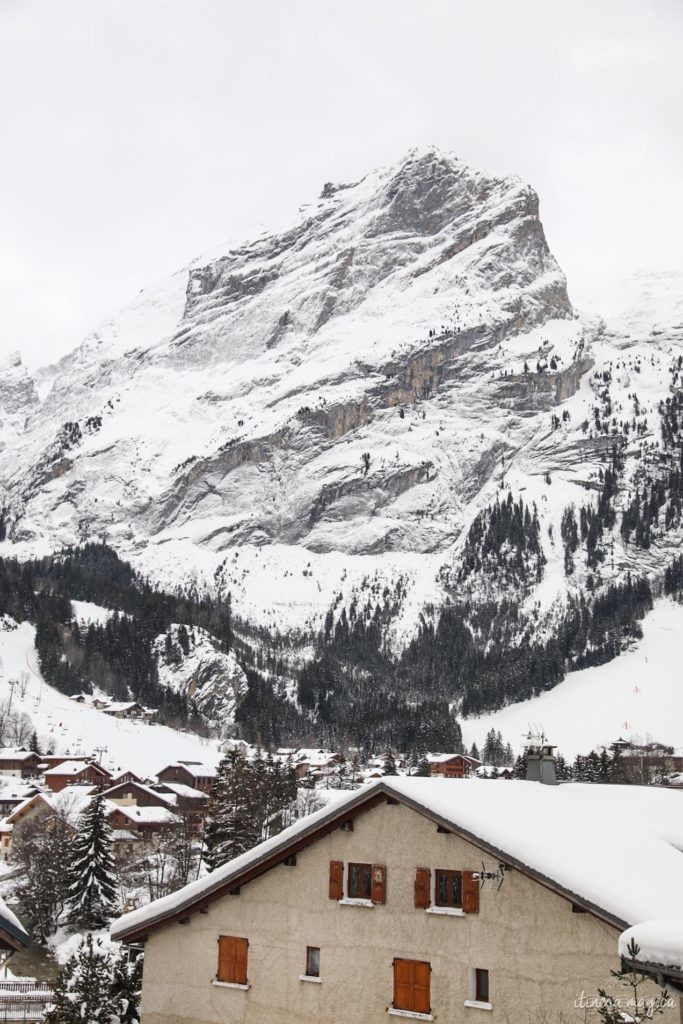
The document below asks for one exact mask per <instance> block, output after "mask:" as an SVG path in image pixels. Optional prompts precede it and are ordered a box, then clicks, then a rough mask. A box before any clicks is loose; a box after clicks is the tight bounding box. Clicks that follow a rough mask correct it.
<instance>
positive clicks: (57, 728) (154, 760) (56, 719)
mask: <svg viewBox="0 0 683 1024" xmlns="http://www.w3.org/2000/svg"><path fill="white" fill-rule="evenodd" d="M14 626H15V624H14V623H13V622H12V620H10V619H7V618H5V619H2V620H0V659H1V661H0V701H3V702H4V701H6V700H8V699H9V697H10V685H9V684H10V680H13V679H15V680H21V677H22V674H23V673H27V674H28V682H27V685H26V690H25V694H24V696H23V697H22V696H21V690H22V686H21V685H17V686H15V687H14V690H13V692H12V711H15V710H16V711H24V712H25V713H26V714H27V715H28V716H29V717H30V718H31V720H32V722H33V724H34V727H35V729H36V731H37V733H38V737H39V740H40V742H41V746H42V748H43V749H45V748H46V747H47V746H48V745H52V746H53V747H54V751H55V753H57V754H63V753H67V752H68V753H70V754H92V753H93V752H94V751H95V750H97V749H98V748H99V750H100V751H102V750H103V749H104V754H103V756H102V758H101V760H102V764H103V765H104V766H105V767H108V768H110V769H121V770H124V769H127V768H128V769H131V770H132V771H134V772H136V774H138V775H141V776H143V777H147V776H152V775H155V774H156V773H157V772H158V771H159V770H160V769H161V768H163V767H164V766H165V765H166V764H168V763H169V762H170V761H176V760H179V759H183V760H192V761H202V762H204V763H206V764H210V765H215V764H217V762H218V759H219V749H218V744H217V742H216V741H215V740H207V739H204V738H202V737H199V736H195V735H194V734H192V733H183V732H177V731H176V730H175V729H170V728H168V727H167V726H162V725H153V724H149V723H146V722H132V721H125V720H122V719H117V718H112V717H110V716H109V715H105V714H104V713H103V712H102V711H96V710H95V709H94V708H88V707H84V706H82V705H80V704H77V703H76V702H75V701H73V700H71V698H69V697H67V696H65V695H64V694H62V693H59V691H58V690H55V689H54V688H53V687H52V686H49V685H48V684H47V683H46V682H45V681H44V680H43V678H42V676H41V675H40V671H39V669H38V661H37V657H36V650H35V647H34V642H33V641H34V636H35V630H34V628H33V626H31V625H30V623H28V622H23V623H21V624H20V625H19V626H16V627H15V628H12V627H14Z"/></svg>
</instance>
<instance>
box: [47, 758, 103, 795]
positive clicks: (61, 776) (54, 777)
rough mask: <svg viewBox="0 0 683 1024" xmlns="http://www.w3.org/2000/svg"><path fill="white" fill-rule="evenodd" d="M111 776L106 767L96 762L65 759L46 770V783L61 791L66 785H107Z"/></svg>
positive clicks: (55, 790)
mask: <svg viewBox="0 0 683 1024" xmlns="http://www.w3.org/2000/svg"><path fill="white" fill-rule="evenodd" d="M110 778H111V776H110V774H109V772H108V771H107V769H106V768H103V767H102V765H100V764H95V763H94V762H83V761H64V762H63V763H62V764H58V765H57V766H56V767H55V768H49V769H48V771H46V772H45V785H46V786H47V787H48V788H49V789H50V790H51V791H52V792H53V793H59V792H60V791H61V790H62V789H64V788H65V786H73V785H83V786H106V785H108V783H109V780H110Z"/></svg>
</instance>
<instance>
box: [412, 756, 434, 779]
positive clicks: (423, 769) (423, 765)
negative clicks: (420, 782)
mask: <svg viewBox="0 0 683 1024" xmlns="http://www.w3.org/2000/svg"><path fill="white" fill-rule="evenodd" d="M415 774H416V775H417V776H418V777H420V778H428V777H429V776H430V775H431V772H430V770H429V761H428V760H427V758H426V757H421V758H420V760H419V761H418V762H417V768H416V769H415Z"/></svg>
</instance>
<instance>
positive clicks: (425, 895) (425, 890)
mask: <svg viewBox="0 0 683 1024" xmlns="http://www.w3.org/2000/svg"><path fill="white" fill-rule="evenodd" d="M431 888H432V872H431V871H430V869H429V868H416V869H415V906H416V907H419V908H420V909H421V910H426V909H427V907H429V906H430V905H431Z"/></svg>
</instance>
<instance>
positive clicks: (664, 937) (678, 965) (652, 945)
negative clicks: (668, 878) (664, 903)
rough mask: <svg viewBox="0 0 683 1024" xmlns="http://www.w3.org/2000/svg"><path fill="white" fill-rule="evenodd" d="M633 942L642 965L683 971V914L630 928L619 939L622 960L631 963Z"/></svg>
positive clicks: (660, 918) (677, 880)
mask: <svg viewBox="0 0 683 1024" xmlns="http://www.w3.org/2000/svg"><path fill="white" fill-rule="evenodd" d="M679 799H680V798H679ZM676 884H679V887H680V878H679V879H676ZM631 942H635V944H636V946H638V947H639V948H638V953H637V956H636V959H637V960H638V961H640V962H641V963H647V964H659V965H661V966H663V967H674V968H675V969H676V970H678V971H681V970H683V914H679V915H678V916H677V917H659V918H655V919H653V920H652V921H642V922H641V923H640V924H636V925H633V926H632V927H631V928H627V929H626V931H625V932H622V933H621V935H620V936H619V955H620V956H624V957H628V958H629V959H630V957H631V954H630V952H629V948H628V947H629V946H630V944H631Z"/></svg>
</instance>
